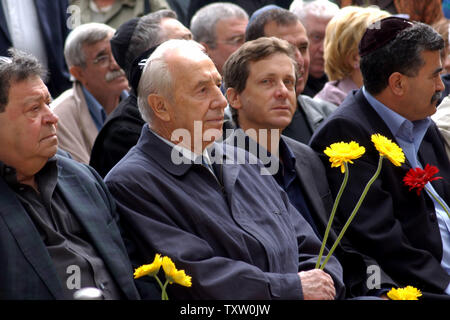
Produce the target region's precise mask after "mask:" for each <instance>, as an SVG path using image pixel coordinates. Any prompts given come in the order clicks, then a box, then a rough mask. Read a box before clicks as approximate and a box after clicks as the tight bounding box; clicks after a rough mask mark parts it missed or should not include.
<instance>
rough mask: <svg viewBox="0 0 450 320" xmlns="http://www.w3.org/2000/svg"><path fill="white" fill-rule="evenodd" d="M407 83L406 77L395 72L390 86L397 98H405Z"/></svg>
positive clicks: (391, 77)
mask: <svg viewBox="0 0 450 320" xmlns="http://www.w3.org/2000/svg"><path fill="white" fill-rule="evenodd" d="M407 84H408V83H407V81H406V77H405V75H403V74H401V73H400V72H394V73H392V74H391V75H390V76H389V79H388V86H389V88H390V89H391V91H392V93H393V94H394V95H396V96H403V95H404V94H405V93H406V89H407Z"/></svg>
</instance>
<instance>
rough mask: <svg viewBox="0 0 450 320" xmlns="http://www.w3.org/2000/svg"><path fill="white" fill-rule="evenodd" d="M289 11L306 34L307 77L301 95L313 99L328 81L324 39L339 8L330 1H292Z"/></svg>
mask: <svg viewBox="0 0 450 320" xmlns="http://www.w3.org/2000/svg"><path fill="white" fill-rule="evenodd" d="M289 10H290V11H291V12H293V13H295V14H296V15H297V16H298V17H299V18H300V21H301V22H302V24H303V26H304V27H305V29H306V32H307V33H308V39H309V57H310V59H311V60H310V64H309V76H308V81H306V85H305V89H304V90H303V94H304V95H307V96H309V97H314V96H315V95H316V94H317V93H318V92H319V91H320V90H322V88H323V86H324V85H325V83H327V81H328V76H327V74H326V73H325V59H324V50H325V48H324V39H325V31H326V28H327V25H328V23H329V22H330V20H331V19H332V18H333V17H334V16H335V15H336V14H337V13H338V12H339V7H338V6H337V5H336V4H335V3H333V2H330V1H323V0H313V1H308V2H303V0H300V1H293V2H292V4H291V6H290V7H289Z"/></svg>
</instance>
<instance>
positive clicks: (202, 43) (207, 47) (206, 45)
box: [199, 41, 211, 55]
mask: <svg viewBox="0 0 450 320" xmlns="http://www.w3.org/2000/svg"><path fill="white" fill-rule="evenodd" d="M199 43H200V44H201V45H202V46H203V47H204V48H205V52H206V54H208V55H209V51H211V48H210V47H209V46H208V44H207V43H206V42H203V41H200V42H199Z"/></svg>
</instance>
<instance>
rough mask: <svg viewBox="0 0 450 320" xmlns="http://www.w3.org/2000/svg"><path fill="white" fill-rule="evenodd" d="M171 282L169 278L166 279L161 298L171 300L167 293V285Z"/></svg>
mask: <svg viewBox="0 0 450 320" xmlns="http://www.w3.org/2000/svg"><path fill="white" fill-rule="evenodd" d="M168 284H169V280H166V282H165V283H164V286H163V288H162V294H161V300H169V296H168V295H167V291H166V288H167V285H168Z"/></svg>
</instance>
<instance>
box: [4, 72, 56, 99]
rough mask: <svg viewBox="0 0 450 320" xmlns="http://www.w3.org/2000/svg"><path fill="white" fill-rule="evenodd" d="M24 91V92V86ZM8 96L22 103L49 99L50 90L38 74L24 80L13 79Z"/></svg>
mask: <svg viewBox="0 0 450 320" xmlns="http://www.w3.org/2000/svg"><path fill="white" fill-rule="evenodd" d="M25 86H26V87H27V88H26V91H25V92H24V91H23V90H24V87H25ZM9 97H10V98H14V97H15V98H16V99H17V100H21V101H22V102H24V103H28V102H34V101H38V100H42V99H44V100H47V99H50V97H51V96H50V92H49V91H48V88H47V86H46V85H45V84H44V82H43V81H42V79H41V78H40V77H38V76H35V77H29V78H27V79H25V80H19V81H14V82H12V83H11V87H10V89H9Z"/></svg>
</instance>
